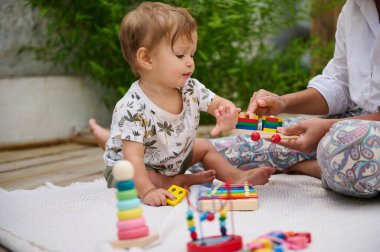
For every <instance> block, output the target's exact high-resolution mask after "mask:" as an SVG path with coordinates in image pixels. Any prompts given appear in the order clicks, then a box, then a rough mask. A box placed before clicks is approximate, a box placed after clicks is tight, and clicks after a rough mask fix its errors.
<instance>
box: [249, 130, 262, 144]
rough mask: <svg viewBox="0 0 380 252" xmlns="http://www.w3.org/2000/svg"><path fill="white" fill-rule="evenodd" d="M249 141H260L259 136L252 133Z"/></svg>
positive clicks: (256, 133)
mask: <svg viewBox="0 0 380 252" xmlns="http://www.w3.org/2000/svg"><path fill="white" fill-rule="evenodd" d="M251 139H252V141H255V142H256V141H259V140H260V134H259V133H258V132H256V131H254V132H252V134H251Z"/></svg>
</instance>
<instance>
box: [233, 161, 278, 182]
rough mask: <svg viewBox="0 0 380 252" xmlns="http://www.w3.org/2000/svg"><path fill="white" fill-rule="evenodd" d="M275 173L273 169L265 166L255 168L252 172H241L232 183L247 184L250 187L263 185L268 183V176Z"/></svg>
mask: <svg viewBox="0 0 380 252" xmlns="http://www.w3.org/2000/svg"><path fill="white" fill-rule="evenodd" d="M275 171H276V169H275V168H273V167H269V166H265V167H257V168H254V169H252V170H247V171H241V172H239V173H238V175H237V176H236V177H235V179H233V180H232V182H233V183H237V184H242V183H244V182H248V183H249V184H252V185H264V184H266V183H268V182H269V178H270V176H271V175H272V174H273V173H274V172H275Z"/></svg>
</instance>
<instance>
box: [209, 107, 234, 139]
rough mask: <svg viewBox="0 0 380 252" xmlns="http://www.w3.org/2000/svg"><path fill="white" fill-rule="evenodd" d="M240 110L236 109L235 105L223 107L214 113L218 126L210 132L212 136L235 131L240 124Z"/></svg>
mask: <svg viewBox="0 0 380 252" xmlns="http://www.w3.org/2000/svg"><path fill="white" fill-rule="evenodd" d="M240 111H241V109H240V108H236V107H235V105H233V104H228V105H224V106H223V105H221V106H219V107H218V108H217V109H215V111H214V115H215V118H216V125H215V127H214V129H213V130H212V131H211V132H210V134H211V136H216V135H218V134H219V133H220V132H221V131H223V130H227V129H233V128H234V127H235V126H236V124H237V122H238V117H237V116H238V113H239V112H240Z"/></svg>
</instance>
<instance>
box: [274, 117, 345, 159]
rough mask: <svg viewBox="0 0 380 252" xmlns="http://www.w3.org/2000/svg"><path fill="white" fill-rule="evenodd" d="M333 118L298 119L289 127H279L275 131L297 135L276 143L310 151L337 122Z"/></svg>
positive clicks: (315, 147) (306, 151) (313, 149)
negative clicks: (298, 120) (294, 137)
mask: <svg viewBox="0 0 380 252" xmlns="http://www.w3.org/2000/svg"><path fill="white" fill-rule="evenodd" d="M337 121H338V120H335V119H321V118H313V119H309V120H305V121H300V122H298V123H297V124H295V125H292V126H290V127H284V128H282V127H279V128H277V131H278V132H279V133H282V134H284V135H298V136H299V137H298V138H296V139H283V140H281V141H280V142H279V143H278V144H280V145H282V146H285V147H288V148H291V149H294V150H298V151H301V152H303V153H311V152H313V151H315V150H316V149H317V146H318V143H319V141H320V140H321V139H322V137H323V136H324V135H325V134H326V133H327V132H328V131H329V129H330V128H331V126H332V125H333V124H334V123H335V122H337Z"/></svg>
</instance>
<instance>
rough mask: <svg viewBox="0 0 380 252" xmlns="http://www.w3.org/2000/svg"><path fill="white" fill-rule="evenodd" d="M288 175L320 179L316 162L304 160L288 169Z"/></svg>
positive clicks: (319, 170) (319, 171)
mask: <svg viewBox="0 0 380 252" xmlns="http://www.w3.org/2000/svg"><path fill="white" fill-rule="evenodd" d="M287 173H288V174H298V175H307V176H311V177H316V178H319V179H320V178H321V168H320V167H319V165H318V162H317V160H305V161H303V162H301V163H297V164H295V165H292V166H291V167H289V168H288V171H287Z"/></svg>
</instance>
